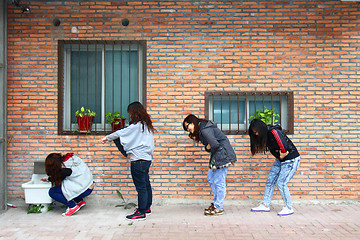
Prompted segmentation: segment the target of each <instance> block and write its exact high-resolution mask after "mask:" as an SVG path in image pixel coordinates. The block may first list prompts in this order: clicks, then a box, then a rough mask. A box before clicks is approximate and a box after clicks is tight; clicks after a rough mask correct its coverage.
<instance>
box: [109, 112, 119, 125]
mask: <svg viewBox="0 0 360 240" xmlns="http://www.w3.org/2000/svg"><path fill="white" fill-rule="evenodd" d="M105 116H106V120H107V121H108V123H109V124H112V123H113V124H115V125H117V124H119V123H120V122H119V121H118V119H124V116H123V115H121V114H120V113H119V112H114V113H111V112H107V113H106V115H105ZM115 120H116V121H115Z"/></svg>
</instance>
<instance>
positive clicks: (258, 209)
mask: <svg viewBox="0 0 360 240" xmlns="http://www.w3.org/2000/svg"><path fill="white" fill-rule="evenodd" d="M251 211H252V212H270V208H269V207H267V206H265V205H263V204H260V205H259V206H258V207H254V208H252V209H251Z"/></svg>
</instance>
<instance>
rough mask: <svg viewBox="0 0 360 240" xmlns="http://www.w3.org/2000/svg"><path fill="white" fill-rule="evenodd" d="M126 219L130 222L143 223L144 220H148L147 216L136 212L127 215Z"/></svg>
mask: <svg viewBox="0 0 360 240" xmlns="http://www.w3.org/2000/svg"><path fill="white" fill-rule="evenodd" d="M126 219H127V220H129V221H142V220H146V214H145V213H140V212H139V211H137V210H136V211H135V212H134V213H133V214H131V215H127V216H126Z"/></svg>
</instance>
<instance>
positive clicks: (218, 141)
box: [199, 121, 236, 170]
mask: <svg viewBox="0 0 360 240" xmlns="http://www.w3.org/2000/svg"><path fill="white" fill-rule="evenodd" d="M199 137H200V141H201V143H202V144H204V145H205V150H206V151H208V150H207V149H206V145H208V144H209V145H210V147H211V150H210V152H211V156H210V161H209V167H210V168H212V169H213V170H216V169H219V168H224V167H227V166H229V165H230V164H231V163H234V162H236V154H235V152H234V149H233V148H232V146H231V145H230V141H229V139H228V138H227V137H226V136H225V134H224V133H223V132H222V131H221V130H220V129H219V128H218V127H217V125H216V123H215V122H213V121H207V122H200V124H199Z"/></svg>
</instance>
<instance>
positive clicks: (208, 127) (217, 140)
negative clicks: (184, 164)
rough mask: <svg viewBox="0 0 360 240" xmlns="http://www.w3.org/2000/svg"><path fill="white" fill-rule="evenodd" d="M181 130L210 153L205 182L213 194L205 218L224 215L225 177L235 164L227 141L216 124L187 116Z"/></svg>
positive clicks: (191, 115) (233, 155)
mask: <svg viewBox="0 0 360 240" xmlns="http://www.w3.org/2000/svg"><path fill="white" fill-rule="evenodd" d="M183 128H184V130H185V131H187V132H189V137H190V138H191V139H193V140H194V141H195V142H201V143H202V144H203V145H204V146H205V150H206V151H207V152H210V153H211V156H210V161H209V171H208V175H207V180H208V182H209V183H210V187H211V190H212V192H213V194H214V200H213V202H212V203H211V205H210V206H209V207H208V208H206V209H205V210H204V214H205V215H207V216H213V215H220V214H223V213H224V209H223V202H224V199H225V195H226V175H227V171H228V167H229V165H231V164H232V163H234V162H236V155H235V152H234V150H233V148H232V147H231V145H230V142H229V139H228V138H227V137H226V136H225V134H224V133H223V132H221V130H220V129H219V128H218V127H217V126H216V123H214V122H212V121H208V120H205V119H199V118H197V117H196V116H195V115H193V114H190V115H188V116H187V117H186V118H185V119H184V121H183Z"/></svg>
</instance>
